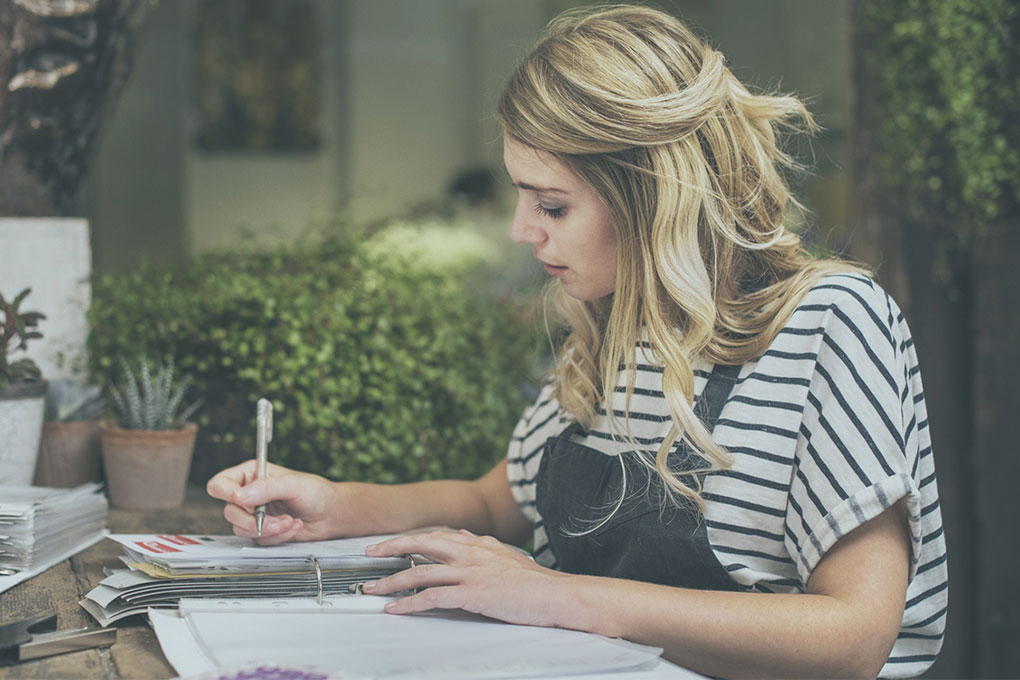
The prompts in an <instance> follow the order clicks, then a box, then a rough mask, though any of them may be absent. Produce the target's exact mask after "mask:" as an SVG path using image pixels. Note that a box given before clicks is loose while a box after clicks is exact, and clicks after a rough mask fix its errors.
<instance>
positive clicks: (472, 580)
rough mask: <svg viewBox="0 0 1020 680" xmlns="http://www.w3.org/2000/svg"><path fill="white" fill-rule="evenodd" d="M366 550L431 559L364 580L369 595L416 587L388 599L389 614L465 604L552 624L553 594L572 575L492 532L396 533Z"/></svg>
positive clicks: (533, 622)
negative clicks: (544, 564) (410, 592)
mask: <svg viewBox="0 0 1020 680" xmlns="http://www.w3.org/2000/svg"><path fill="white" fill-rule="evenodd" d="M365 553H366V554H367V555H369V556H371V557H384V556H391V555H406V554H415V555H421V556H423V557H425V558H427V559H429V560H431V561H432V562H434V564H419V565H416V566H414V567H412V568H410V569H406V570H404V571H401V572H398V573H396V574H393V575H392V576H387V577H386V578H382V579H379V580H378V581H375V582H372V583H366V584H365V586H364V590H365V592H366V593H371V594H373V595H386V594H388V593H393V592H397V591H401V590H412V589H420V590H419V592H417V593H415V594H414V595H410V596H408V597H403V598H400V599H398V600H394V601H392V602H390V603H388V604H387V605H386V610H387V611H388V612H390V613H393V614H409V613H412V612H420V611H425V610H427V609H464V610H466V611H469V612H474V613H477V614H483V615H485V616H489V617H491V618H494V619H501V620H503V621H509V622H510V623H521V624H527V625H532V626H556V625H559V623H558V619H556V618H554V614H555V613H558V611H560V610H561V607H560V606H559V605H558V604H557V601H556V598H557V597H560V596H562V595H563V594H564V590H565V589H564V588H563V587H562V586H563V585H564V582H565V581H566V580H569V579H571V578H573V577H572V576H571V575H569V574H562V573H560V572H556V571H553V570H551V569H547V568H545V567H542V566H540V565H538V564H536V563H535V561H534V560H532V559H531V558H530V557H528V556H527V555H524V554H522V553H521V552H519V551H518V550H515V549H514V548H511V547H509V546H507V545H505V544H503V543H500V542H499V541H497V540H496V539H495V538H492V537H491V536H476V535H474V534H472V533H471V532H470V531H465V530H461V531H459V532H456V533H454V532H444V531H437V532H433V533H429V534H417V535H413V536H400V537H398V538H392V539H390V540H387V541H383V542H382V543H378V544H376V545H373V546H369V548H368V549H367V550H366V551H365Z"/></svg>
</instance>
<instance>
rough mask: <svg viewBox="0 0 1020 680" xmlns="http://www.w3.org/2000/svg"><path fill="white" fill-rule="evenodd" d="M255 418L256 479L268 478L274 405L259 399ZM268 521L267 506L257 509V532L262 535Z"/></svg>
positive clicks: (263, 505) (259, 506) (257, 507)
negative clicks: (264, 524)
mask: <svg viewBox="0 0 1020 680" xmlns="http://www.w3.org/2000/svg"><path fill="white" fill-rule="evenodd" d="M255 408H256V418H255V427H256V430H255V475H256V477H255V478H256V479H265V478H266V457H267V455H268V448H269V442H270V441H272V439H273V404H272V402H271V401H269V400H268V399H259V402H258V404H257V405H256V407H255ZM265 519H266V506H265V504H262V505H258V506H256V507H255V532H256V533H257V534H258V535H259V536H261V535H262V523H263V522H264V521H265Z"/></svg>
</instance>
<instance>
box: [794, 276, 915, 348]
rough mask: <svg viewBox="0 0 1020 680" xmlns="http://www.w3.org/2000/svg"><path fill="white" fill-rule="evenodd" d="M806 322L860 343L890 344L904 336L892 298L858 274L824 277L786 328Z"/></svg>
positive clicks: (902, 323) (901, 322) (872, 282)
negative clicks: (845, 334)
mask: <svg viewBox="0 0 1020 680" xmlns="http://www.w3.org/2000/svg"><path fill="white" fill-rule="evenodd" d="M806 322H811V323H814V324H817V325H818V326H821V327H824V328H825V329H826V330H827V331H831V332H836V333H842V332H846V331H850V332H852V333H853V334H854V335H856V336H858V338H859V339H862V340H863V339H864V338H884V339H886V340H887V341H890V342H892V341H893V340H894V339H895V338H897V337H899V336H901V335H903V334H904V333H907V331H906V330H905V328H903V326H904V319H903V314H902V312H901V311H900V309H899V307H898V306H897V304H896V302H895V301H894V300H893V299H892V296H890V295H889V293H888V292H887V291H886V290H885V289H884V288H883V287H882V286H881V285H880V284H879V283H878V282H877V281H875V280H874V279H873V278H871V277H870V276H867V275H865V274H861V273H857V272H847V273H837V274H828V275H826V276H823V277H822V278H820V279H819V280H818V282H817V283H815V285H814V286H812V287H811V289H810V290H808V292H807V293H805V295H804V297H803V298H802V299H801V300H800V302H799V303H798V305H797V308H796V310H795V311H794V313H793V315H792V316H791V318H790V321H789V323H788V324H787V326H791V325H793V326H798V325H801V326H803V325H804V324H805V323H806Z"/></svg>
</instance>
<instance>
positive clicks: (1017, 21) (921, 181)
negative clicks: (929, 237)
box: [859, 0, 1020, 251]
mask: <svg viewBox="0 0 1020 680" xmlns="http://www.w3.org/2000/svg"><path fill="white" fill-rule="evenodd" d="M862 7H863V11H862V13H861V26H860V27H859V29H860V30H861V31H862V34H863V36H864V37H865V38H866V40H867V43H866V44H867V46H868V51H867V53H866V58H865V59H866V61H865V64H864V66H865V69H866V74H867V77H868V78H869V79H871V80H872V81H873V86H872V87H873V95H874V99H875V107H876V111H875V118H876V126H877V129H876V141H877V144H878V145H879V147H880V148H881V158H880V164H881V167H880V172H881V175H882V176H881V181H882V186H883V189H884V191H885V192H886V193H887V195H888V196H889V200H891V201H895V203H896V205H900V206H905V209H906V210H907V211H908V212H909V213H910V215H909V216H910V217H913V218H915V219H917V220H919V221H923V222H927V223H930V224H932V225H933V227H935V228H937V229H938V230H939V231H942V230H943V229H945V230H946V233H945V237H947V238H948V240H949V242H947V243H944V245H948V246H951V247H952V248H953V249H954V250H963V251H966V250H967V249H968V248H969V247H970V245H971V244H972V242H973V239H974V237H975V236H978V235H980V234H981V233H982V232H983V231H984V230H985V229H986V228H987V227H988V225H989V224H991V223H992V222H994V221H996V220H999V219H1004V218H1011V217H1016V216H1017V215H1018V214H1020V115H1018V111H1020V6H1018V5H1017V3H1016V1H1015V0H895V1H893V2H888V1H885V0H869V1H867V2H864V3H862ZM940 238H943V237H942V235H941V234H940Z"/></svg>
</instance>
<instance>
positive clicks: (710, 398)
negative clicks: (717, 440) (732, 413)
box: [695, 364, 740, 432]
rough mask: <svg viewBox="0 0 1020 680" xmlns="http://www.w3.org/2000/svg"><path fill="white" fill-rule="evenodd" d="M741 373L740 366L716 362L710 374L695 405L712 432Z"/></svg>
mask: <svg viewBox="0 0 1020 680" xmlns="http://www.w3.org/2000/svg"><path fill="white" fill-rule="evenodd" d="M738 375H740V366H739V365H737V366H726V365H723V364H716V365H715V367H714V368H713V369H712V374H711V375H709V376H708V383H707V384H706V385H705V389H704V390H702V392H701V396H700V397H699V398H698V403H697V404H696V405H695V412H696V413H697V414H698V416H700V417H701V419H702V420H703V421H704V423H705V427H706V428H708V431H709V432H711V431H712V430H714V429H715V423H716V421H717V420H719V414H720V413H722V409H723V406H725V405H726V400H727V399H728V398H729V396H730V392H732V391H733V386H734V385H735V384H736V383H737V376H738Z"/></svg>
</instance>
